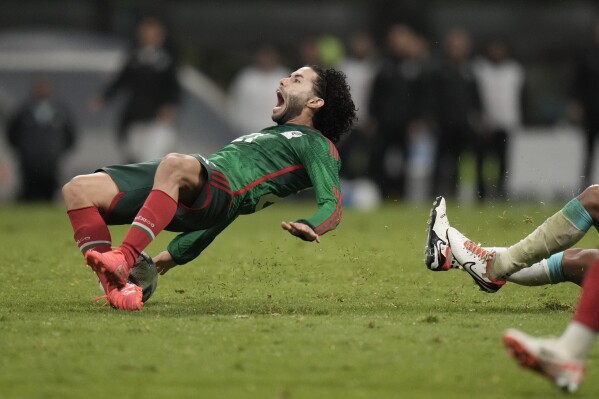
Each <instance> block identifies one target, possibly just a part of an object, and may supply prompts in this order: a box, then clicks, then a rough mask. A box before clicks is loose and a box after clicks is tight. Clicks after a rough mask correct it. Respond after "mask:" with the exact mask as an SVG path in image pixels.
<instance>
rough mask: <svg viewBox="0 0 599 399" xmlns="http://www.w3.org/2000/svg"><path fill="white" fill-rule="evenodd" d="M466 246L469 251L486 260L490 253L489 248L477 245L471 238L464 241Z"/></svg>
mask: <svg viewBox="0 0 599 399" xmlns="http://www.w3.org/2000/svg"><path fill="white" fill-rule="evenodd" d="M464 247H465V248H466V250H467V251H468V252H470V253H472V254H473V255H474V256H476V257H478V258H479V259H481V260H486V258H487V255H488V253H489V252H488V251H487V250H485V249H483V248H482V247H481V246H479V245H476V244H475V243H473V242H472V241H470V240H467V241H466V242H464Z"/></svg>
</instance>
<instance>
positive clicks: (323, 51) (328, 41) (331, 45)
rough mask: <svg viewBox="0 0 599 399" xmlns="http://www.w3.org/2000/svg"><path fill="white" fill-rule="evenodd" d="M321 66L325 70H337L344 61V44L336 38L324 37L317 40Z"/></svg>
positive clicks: (331, 36)
mask: <svg viewBox="0 0 599 399" xmlns="http://www.w3.org/2000/svg"><path fill="white" fill-rule="evenodd" d="M316 43H317V47H318V54H319V55H320V65H321V66H323V67H325V68H336V67H337V66H338V64H339V62H341V60H342V59H343V56H344V52H345V48H344V46H343V42H342V41H341V40H340V39H339V38H338V37H336V36H333V35H323V36H320V37H319V38H318V40H317V42H316Z"/></svg>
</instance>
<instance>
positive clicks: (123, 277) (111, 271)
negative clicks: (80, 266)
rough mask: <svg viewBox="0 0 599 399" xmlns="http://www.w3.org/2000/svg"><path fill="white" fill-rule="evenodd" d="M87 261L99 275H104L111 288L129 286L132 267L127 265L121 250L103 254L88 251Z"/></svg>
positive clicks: (86, 254)
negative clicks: (128, 281) (128, 278)
mask: <svg viewBox="0 0 599 399" xmlns="http://www.w3.org/2000/svg"><path fill="white" fill-rule="evenodd" d="M85 260H86V262H87V264H88V265H89V267H91V268H92V269H93V270H94V271H95V272H96V273H97V274H102V275H104V277H106V280H107V281H108V283H109V284H110V285H111V286H114V287H116V288H118V289H121V288H123V287H124V286H125V285H126V284H127V277H129V273H130V272H131V266H129V265H128V264H127V261H126V260H125V255H123V253H122V252H121V251H120V250H119V249H113V250H112V251H110V252H103V253H102V252H97V251H94V250H91V251H87V252H86V253H85ZM107 294H109V293H108V292H107Z"/></svg>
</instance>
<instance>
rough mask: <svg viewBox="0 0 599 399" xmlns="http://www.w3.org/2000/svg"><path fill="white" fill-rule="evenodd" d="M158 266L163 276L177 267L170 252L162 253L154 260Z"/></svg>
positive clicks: (157, 268)
mask: <svg viewBox="0 0 599 399" xmlns="http://www.w3.org/2000/svg"><path fill="white" fill-rule="evenodd" d="M152 260H153V261H154V263H155V264H156V270H158V273H160V275H161V276H163V275H164V274H165V273H166V272H168V271H169V270H171V269H172V268H173V267H175V266H177V264H176V263H175V261H174V260H173V257H172V256H171V254H170V253H169V252H168V251H162V252H160V253H159V254H158V255H156V256H154V258H153V259H152Z"/></svg>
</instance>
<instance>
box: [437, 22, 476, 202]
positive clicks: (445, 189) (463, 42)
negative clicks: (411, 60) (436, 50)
mask: <svg viewBox="0 0 599 399" xmlns="http://www.w3.org/2000/svg"><path fill="white" fill-rule="evenodd" d="M470 51H471V43H470V36H469V35H468V33H467V32H466V31H465V30H464V29H462V28H455V29H453V30H451V31H450V32H449V33H448V34H447V36H446V37H445V40H444V53H445V56H444V58H443V60H442V61H441V62H440V64H439V65H438V66H437V67H436V69H435V70H434V71H433V73H432V77H431V89H432V90H434V95H433V96H431V105H432V113H433V118H434V120H435V122H436V133H437V145H436V150H435V159H434V166H433V178H432V187H431V189H432V195H433V196H435V195H444V196H446V197H450V198H451V197H456V194H457V193H458V172H459V169H458V166H459V159H460V155H461V154H462V153H463V152H464V150H465V149H467V147H468V146H469V144H470V143H472V142H473V141H474V140H475V138H476V137H475V127H476V126H477V124H478V123H479V119H480V108H481V104H480V97H479V91H478V87H477V84H476V80H475V78H474V71H473V69H472V64H471V61H470Z"/></svg>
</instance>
